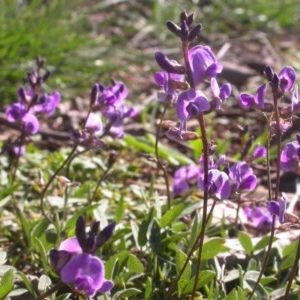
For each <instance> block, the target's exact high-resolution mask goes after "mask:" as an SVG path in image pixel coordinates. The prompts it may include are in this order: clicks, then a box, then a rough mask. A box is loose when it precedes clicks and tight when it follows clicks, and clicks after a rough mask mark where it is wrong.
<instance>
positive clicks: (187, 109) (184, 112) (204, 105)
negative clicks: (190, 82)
mask: <svg viewBox="0 0 300 300" xmlns="http://www.w3.org/2000/svg"><path fill="white" fill-rule="evenodd" d="M209 108H210V105H209V102H208V100H207V98H206V97H205V95H204V94H203V93H202V92H201V91H199V90H196V89H190V90H187V91H184V92H182V93H181V94H180V95H179V96H178V100H177V103H176V113H177V116H178V118H179V119H180V120H181V121H186V120H188V119H189V118H191V117H193V116H196V115H197V114H199V113H202V112H204V111H207V110H209Z"/></svg>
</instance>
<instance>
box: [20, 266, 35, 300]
mask: <svg viewBox="0 0 300 300" xmlns="http://www.w3.org/2000/svg"><path fill="white" fill-rule="evenodd" d="M18 275H19V276H20V277H21V279H22V281H23V283H24V284H25V286H26V289H27V290H28V291H29V292H30V293H31V295H33V296H34V297H36V293H35V291H34V287H33V286H32V282H31V281H30V280H29V279H28V277H27V276H26V275H25V274H24V273H23V272H21V271H18Z"/></svg>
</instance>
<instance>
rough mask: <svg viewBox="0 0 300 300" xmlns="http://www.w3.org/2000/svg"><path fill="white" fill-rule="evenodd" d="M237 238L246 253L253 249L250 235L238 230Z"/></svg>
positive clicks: (248, 253) (249, 253)
mask: <svg viewBox="0 0 300 300" xmlns="http://www.w3.org/2000/svg"><path fill="white" fill-rule="evenodd" d="M238 239H239V241H240V243H241V245H242V246H243V248H244V250H245V252H246V253H247V255H251V253H252V251H253V244H252V240H251V237H250V236H249V235H248V234H247V233H246V232H244V231H240V232H239V234H238Z"/></svg>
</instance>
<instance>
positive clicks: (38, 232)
mask: <svg viewBox="0 0 300 300" xmlns="http://www.w3.org/2000/svg"><path fill="white" fill-rule="evenodd" d="M48 226H49V221H48V220H47V219H46V218H44V219H42V220H41V221H39V222H38V223H37V224H36V225H35V226H34V227H33V228H32V230H31V233H30V237H31V244H33V243H34V242H35V239H36V238H41V236H42V235H43V234H45V231H46V229H47V228H48Z"/></svg>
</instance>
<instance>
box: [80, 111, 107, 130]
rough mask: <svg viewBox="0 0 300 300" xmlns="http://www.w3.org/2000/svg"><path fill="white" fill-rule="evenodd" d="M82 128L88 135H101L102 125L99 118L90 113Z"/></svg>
mask: <svg viewBox="0 0 300 300" xmlns="http://www.w3.org/2000/svg"><path fill="white" fill-rule="evenodd" d="M84 127H85V129H87V131H89V132H90V133H94V134H99V133H101V132H102V130H103V125H102V122H101V118H100V116H99V115H97V114H95V113H90V114H89V116H88V119H87V121H86V124H85V126H84Z"/></svg>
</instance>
